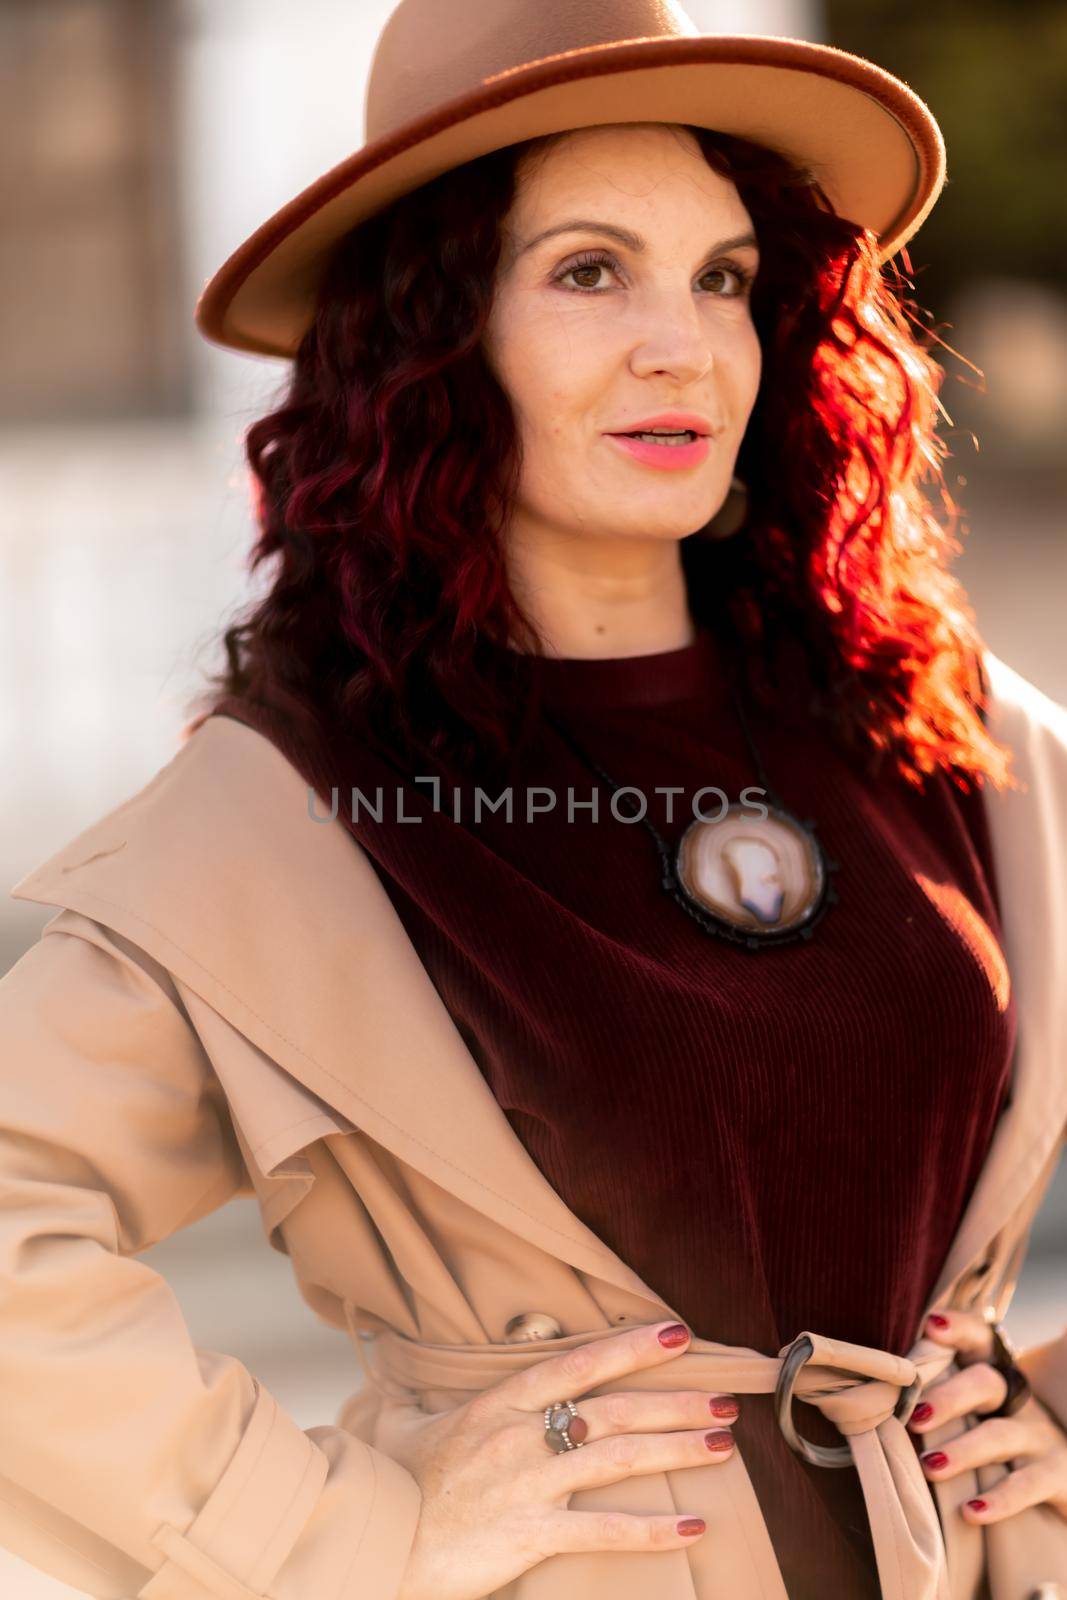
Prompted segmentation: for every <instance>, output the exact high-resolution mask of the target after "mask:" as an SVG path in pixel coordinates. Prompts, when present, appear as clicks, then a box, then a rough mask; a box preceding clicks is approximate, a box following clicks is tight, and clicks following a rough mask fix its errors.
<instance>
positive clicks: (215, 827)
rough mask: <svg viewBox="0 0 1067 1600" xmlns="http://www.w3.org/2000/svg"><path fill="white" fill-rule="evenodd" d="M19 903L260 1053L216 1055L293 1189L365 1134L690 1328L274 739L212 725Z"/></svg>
mask: <svg viewBox="0 0 1067 1600" xmlns="http://www.w3.org/2000/svg"><path fill="white" fill-rule="evenodd" d="M315 809H316V811H320V810H321V807H316V808H315ZM11 893H12V895H13V897H14V898H15V899H22V900H36V901H42V902H44V903H45V904H49V905H55V906H61V907H63V906H66V907H70V908H71V909H73V910H75V911H80V912H81V913H82V914H83V915H85V916H88V917H92V918H94V919H95V920H97V921H99V922H102V923H104V924H106V925H107V926H108V927H110V928H113V929H115V930H116V931H117V932H119V933H121V934H123V935H124V936H125V937H127V938H129V939H131V940H133V941H134V942H135V943H136V944H138V945H139V946H140V947H141V948H142V949H144V950H146V951H148V953H149V954H150V955H152V956H154V957H155V958H156V960H158V961H159V962H161V963H162V964H163V966H164V967H166V968H167V969H168V971H170V972H171V973H172V974H173V975H174V976H175V978H177V979H179V980H180V981H181V983H182V984H184V985H185V986H186V987H187V988H188V989H190V990H191V991H192V992H193V993H194V994H195V995H197V996H199V997H200V998H201V999H202V1000H203V1001H204V1002H206V1004H207V1005H208V1006H209V1007H210V1008H211V1009H212V1010H213V1011H214V1012H216V1013H218V1015H219V1017H221V1018H222V1019H223V1020H224V1025H228V1026H229V1027H232V1028H235V1029H236V1030H237V1031H238V1032H239V1034H241V1035H243V1036H244V1039H245V1040H247V1041H250V1043H251V1045H252V1047H253V1049H252V1050H251V1051H250V1050H248V1049H247V1048H246V1047H242V1050H241V1051H240V1052H238V1050H237V1049H236V1048H235V1047H234V1046H228V1045H227V1042H226V1036H225V1026H224V1027H223V1028H222V1029H219V1028H218V1027H217V1025H215V1029H214V1031H215V1038H214V1039H213V1040H212V1041H211V1043H210V1044H209V1048H210V1049H211V1050H212V1053H213V1055H214V1056H215V1059H216V1061H217V1063H218V1065H219V1067H220V1076H221V1077H222V1079H223V1082H224V1086H226V1087H227V1091H228V1092H229V1087H230V1086H229V1085H228V1084H226V1071H227V1069H228V1068H229V1069H231V1070H240V1072H241V1073H242V1074H243V1075H244V1076H243V1086H244V1090H245V1095H244V1101H243V1104H242V1107H241V1120H242V1121H243V1122H244V1124H245V1126H244V1134H245V1144H246V1148H250V1149H252V1150H253V1152H254V1154H255V1157H256V1161H257V1164H258V1165H259V1166H260V1168H261V1169H262V1170H263V1171H264V1172H269V1171H270V1170H271V1169H272V1168H273V1169H274V1172H275V1174H276V1175H277V1176H278V1177H280V1178H282V1179H283V1180H285V1184H286V1185H287V1186H288V1187H289V1188H290V1189H291V1188H292V1184H293V1183H294V1182H295V1183H296V1184H297V1185H298V1186H299V1185H300V1184H303V1185H304V1186H306V1185H307V1184H308V1183H309V1182H310V1181H311V1180H310V1177H309V1176H308V1175H307V1174H305V1173H303V1172H302V1170H301V1167H300V1158H299V1157H296V1158H295V1164H293V1163H289V1164H288V1165H286V1158H287V1157H289V1156H291V1155H293V1153H294V1152H295V1151H298V1150H299V1149H300V1148H301V1147H303V1146H305V1145H306V1144H308V1143H309V1142H310V1140H311V1139H313V1138H316V1137H318V1136H320V1135H321V1134H323V1133H327V1132H330V1131H336V1130H337V1129H339V1128H341V1129H343V1128H344V1127H345V1126H346V1125H348V1126H356V1127H359V1128H361V1129H363V1130H364V1132H366V1133H367V1134H369V1135H370V1137H371V1138H373V1139H375V1140H377V1141H378V1142H379V1143H380V1144H382V1145H384V1146H385V1147H386V1148H387V1149H388V1150H390V1151H392V1152H393V1154H394V1155H397V1156H399V1157H400V1158H401V1159H402V1160H403V1161H405V1162H407V1163H409V1164H410V1165H411V1166H413V1167H415V1168H417V1169H418V1170H419V1171H421V1172H422V1173H424V1174H425V1175H426V1176H427V1177H429V1178H431V1179H432V1180H433V1181H434V1182H435V1183H437V1184H439V1185H441V1186H442V1187H443V1188H445V1189H447V1190H450V1191H451V1192H452V1193H453V1194H455V1195H457V1196H458V1197H459V1198H460V1199H461V1200H463V1201H465V1202H466V1203H467V1204H469V1205H471V1206H473V1207H475V1208H476V1209H477V1210H478V1211H480V1212H482V1213H484V1214H486V1215H488V1216H490V1217H492V1218H494V1219H495V1220H497V1221H499V1222H501V1223H504V1224H505V1225H506V1226H507V1227H509V1228H510V1229H512V1230H513V1231H514V1232H515V1233H516V1234H518V1235H519V1236H521V1237H522V1238H524V1239H527V1240H529V1241H530V1242H531V1243H533V1244H535V1245H537V1246H538V1247H539V1248H541V1249H543V1250H545V1251H547V1252H549V1253H550V1254H552V1255H554V1256H557V1257H559V1258H560V1259H561V1260H563V1261H566V1262H567V1263H569V1264H570V1265H571V1266H573V1267H576V1268H578V1269H579V1270H581V1271H583V1272H587V1273H590V1274H592V1275H593V1276H595V1277H597V1278H601V1279H604V1280H606V1281H607V1282H609V1283H613V1284H615V1285H616V1286H617V1287H618V1288H620V1289H622V1290H624V1291H626V1292H627V1293H628V1294H634V1295H637V1296H638V1297H641V1298H645V1299H647V1300H648V1301H649V1302H650V1304H651V1306H652V1307H653V1308H654V1309H653V1311H652V1312H651V1315H653V1316H658V1315H659V1314H660V1312H661V1309H662V1314H664V1315H666V1316H670V1315H672V1314H673V1313H672V1312H671V1310H670V1308H669V1307H667V1308H663V1302H662V1301H661V1300H660V1299H659V1297H658V1296H657V1295H656V1294H655V1293H654V1291H653V1290H652V1289H651V1288H649V1287H648V1286H647V1285H646V1284H645V1283H643V1282H642V1280H641V1279H640V1278H639V1277H638V1276H637V1274H636V1273H635V1272H633V1271H632V1270H631V1268H629V1267H628V1266H627V1265H626V1264H625V1263H624V1262H623V1261H621V1260H620V1259H619V1257H618V1256H616V1255H615V1254H614V1252H613V1251H611V1250H610V1249H609V1248H608V1247H607V1245H605V1244H603V1243H602V1242H601V1240H600V1239H598V1238H597V1236H596V1235H595V1234H594V1233H593V1232H592V1231H591V1230H590V1229H589V1228H587V1227H586V1226H585V1224H584V1223H582V1222H581V1221H580V1219H579V1218H577V1217H576V1216H574V1214H573V1213H572V1212H571V1211H570V1209H569V1208H568V1207H567V1206H566V1205H565V1204H564V1202H563V1200H562V1199H561V1198H560V1196H559V1195H558V1194H557V1193H556V1191H555V1190H554V1189H553V1188H552V1186H551V1185H550V1184H549V1182H548V1180H547V1179H546V1178H545V1177H544V1175H543V1174H542V1172H541V1170H540V1168H539V1167H538V1166H537V1164H536V1163H535V1162H534V1160H533V1159H532V1157H531V1156H530V1155H529V1154H528V1152H527V1151H526V1149H525V1146H524V1145H523V1144H522V1142H521V1140H520V1139H519V1137H518V1135H517V1134H516V1133H515V1132H514V1130H513V1129H512V1127H511V1124H510V1123H509V1122H508V1120H507V1118H506V1116H505V1115H504V1113H503V1111H502V1110H501V1109H500V1107H499V1105H498V1104H497V1101H496V1100H495V1098H494V1096H493V1094H492V1091H491V1089H490V1088H489V1085H488V1084H487V1083H486V1081H485V1079H484V1077H483V1076H482V1073H481V1072H480V1070H479V1068H478V1065H477V1063H476V1062H475V1060H474V1058H473V1056H472V1055H471V1053H470V1051H469V1050H468V1049H467V1046H466V1045H465V1044H464V1042H463V1040H462V1038H461V1037H460V1034H459V1032H458V1030H457V1029H456V1027H455V1025H454V1023H453V1022H452V1019H451V1017H450V1015H449V1013H448V1010H447V1008H446V1007H445V1005H444V1002H443V1001H442V1000H441V998H440V996H439V994H438V992H437V990H436V988H435V987H434V984H433V982H432V980H431V978H430V976H429V974H428V973H427V971H426V969H425V967H424V966H423V964H422V962H421V961H420V960H419V958H418V955H417V954H416V951H415V948H414V946H413V945H412V943H411V941H410V939H409V937H408V935H407V932H406V930H405V929H404V926H403V924H402V923H401V921H400V919H399V917H398V916H397V914H396V912H395V911H394V909H393V906H392V903H391V901H390V900H389V897H388V895H387V894H386V892H385V890H384V888H383V887H382V885H381V883H380V881H379V879H378V877H377V874H376V873H375V871H374V868H373V867H372V866H371V864H370V860H369V858H368V857H367V856H366V855H365V853H364V852H363V851H362V850H360V849H359V847H358V846H357V845H356V843H355V841H354V840H353V839H352V838H351V836H350V835H349V834H348V833H347V831H346V830H345V828H344V827H343V825H342V824H341V823H339V822H336V821H333V822H331V821H327V822H316V821H313V820H312V818H311V815H310V813H309V806H308V789H307V785H306V784H305V783H304V780H303V778H302V777H301V776H300V774H299V773H298V772H297V771H296V769H295V768H294V767H293V766H291V765H290V763H289V762H288V761H287V760H286V759H285V757H284V756H283V755H282V754H281V753H280V752H279V751H278V750H277V749H276V747H275V746H274V745H273V744H272V743H271V742H270V740H268V739H266V738H265V737H264V736H263V735H262V734H260V733H257V732H256V731H255V730H254V729H251V728H249V727H247V726H245V725H244V724H243V723H240V722H237V721H235V720H233V719H231V718H225V717H214V718H208V720H207V721H206V722H204V723H202V724H201V725H200V726H199V728H198V729H197V730H196V731H195V732H194V733H193V734H192V735H191V737H190V738H189V739H188V740H187V742H186V743H185V744H184V745H183V746H182V748H181V749H180V750H179V751H178V753H177V754H176V755H175V756H174V757H173V758H172V759H171V761H170V762H168V763H167V765H166V766H164V767H163V768H161V769H160V770H159V772H157V773H156V775H155V776H154V777H153V778H152V779H151V780H150V781H149V783H148V784H147V785H145V787H144V788H143V789H141V790H140V791H138V793H136V794H135V795H133V796H132V797H131V798H130V799H129V800H127V801H126V802H125V803H124V804H122V805H120V806H119V807H117V808H116V809H115V810H114V811H112V812H110V813H109V814H108V815H106V816H105V817H103V818H101V819H100V820H99V821H98V822H96V823H95V824H93V825H92V826H91V827H89V828H88V829H87V830H85V831H84V832H83V833H81V834H79V835H78V836H77V837H76V838H75V839H74V840H72V841H71V842H70V843H69V844H68V845H67V846H65V847H64V848H63V849H62V850H60V851H59V852H58V853H57V854H55V855H54V856H52V857H51V858H49V860H47V861H46V862H44V863H43V864H42V865H41V866H40V867H38V868H36V869H35V870H34V871H32V872H30V873H29V874H27V875H26V876H25V877H24V878H22V879H21V880H20V881H19V882H18V883H17V884H16V885H15V887H14V889H13V890H12V891H11ZM238 1064H239V1066H238ZM300 1085H303V1086H305V1088H306V1089H308V1090H310V1091H311V1093H312V1095H313V1096H314V1097H315V1100H314V1101H309V1098H308V1096H307V1095H306V1094H302V1093H301V1092H300V1090H299V1088H298V1086H300ZM320 1102H321V1103H320ZM335 1111H336V1112H339V1113H341V1119H338V1118H337V1117H335V1116H334V1115H333V1114H332V1113H333V1112H335ZM344 1119H347V1122H346V1120H344ZM279 1201H280V1209H282V1210H284V1209H286V1202H285V1198H284V1195H283V1194H281V1193H279ZM290 1203H291V1202H290Z"/></svg>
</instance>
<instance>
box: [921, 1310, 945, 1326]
mask: <svg viewBox="0 0 1067 1600" xmlns="http://www.w3.org/2000/svg"><path fill="white" fill-rule="evenodd" d="M926 1320H927V1322H932V1323H933V1325H934V1327H935V1328H947V1327H948V1318H947V1317H943V1316H941V1314H940V1312H937V1311H931V1313H930V1315H929V1316H928V1317H927V1319H926Z"/></svg>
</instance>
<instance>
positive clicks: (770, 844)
mask: <svg viewBox="0 0 1067 1600" xmlns="http://www.w3.org/2000/svg"><path fill="white" fill-rule="evenodd" d="M762 810H763V812H764V813H765V815H762V816H761V815H759V814H758V813H753V812H752V810H751V809H750V807H749V806H748V805H741V804H739V803H737V802H733V803H732V804H730V805H729V806H727V808H726V810H725V811H724V812H723V813H722V815H721V816H720V817H718V818H716V819H714V820H711V819H709V820H707V821H705V820H703V819H701V818H697V819H696V820H694V821H693V822H691V823H690V825H689V827H688V828H686V830H685V832H684V833H683V834H682V837H681V838H680V839H679V841H678V843H677V845H676V846H675V849H674V854H673V859H672V862H671V868H670V870H669V871H668V872H667V873H666V874H665V876H664V880H663V887H664V889H665V890H667V892H668V893H670V894H672V895H673V896H674V898H675V899H677V900H678V901H679V903H680V904H681V905H683V906H684V908H685V909H686V910H687V911H688V912H689V913H690V915H691V916H693V917H694V918H695V920H696V921H697V922H699V923H700V925H701V926H702V927H703V928H704V929H705V931H706V932H708V933H712V934H717V935H718V936H719V937H720V938H724V939H729V940H731V941H733V942H734V943H736V944H741V945H744V946H745V947H746V948H747V949H750V950H758V949H761V948H763V947H765V946H767V945H778V944H787V943H790V942H792V941H794V940H805V941H806V940H808V939H810V938H811V935H812V931H813V929H814V928H815V925H816V923H817V922H818V921H819V919H820V918H821V917H822V915H823V913H824V912H825V910H826V908H827V907H828V906H829V905H833V904H834V903H835V902H836V900H837V894H836V891H835V889H834V888H833V885H832V884H831V881H830V878H831V874H832V873H834V872H836V871H837V870H838V863H837V862H836V861H831V860H829V859H828V858H827V856H826V854H825V852H824V851H823V848H822V845H821V843H820V841H819V839H818V837H817V835H816V824H815V823H814V822H813V821H810V820H809V821H807V822H802V821H801V820H800V818H799V817H796V816H794V815H793V813H792V812H791V811H787V810H786V809H785V808H784V807H783V806H779V805H767V804H764V805H763V806H762Z"/></svg>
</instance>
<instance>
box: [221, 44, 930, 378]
mask: <svg viewBox="0 0 1067 1600" xmlns="http://www.w3.org/2000/svg"><path fill="white" fill-rule="evenodd" d="M620 122H670V123H691V124H693V125H694V126H696V127H703V128H709V129H716V130H718V131H720V132H723V133H730V134H735V135H739V136H741V137H743V138H746V139H750V140H752V141H754V142H755V143H758V144H762V145H765V146H768V147H770V148H772V149H774V150H777V151H780V152H781V153H783V154H785V155H788V156H790V157H791V158H793V159H794V160H797V161H799V162H801V163H802V164H803V165H804V166H805V167H807V168H809V169H810V170H811V171H812V173H813V174H814V176H815V177H816V179H817V180H818V181H819V182H820V183H821V185H822V186H823V188H824V190H825V191H826V194H827V197H828V198H829V200H830V202H831V204H832V205H833V207H834V209H835V211H836V212H837V213H838V214H839V215H840V216H843V217H847V218H848V219H849V220H850V221H854V222H858V223H860V224H861V225H863V226H864V227H867V228H870V229H871V230H872V231H873V233H874V234H875V236H876V237H877V239H878V241H879V259H880V261H883V262H884V261H886V260H888V259H889V257H890V256H892V255H894V254H895V253H896V252H897V251H898V250H899V249H901V248H902V247H903V246H904V245H905V244H906V243H907V242H908V240H909V239H911V238H912V236H913V235H914V234H915V232H916V231H917V230H918V228H919V227H920V226H921V224H922V223H923V221H924V220H925V218H926V217H927V216H928V215H929V213H930V211H931V209H932V208H933V206H934V203H935V202H936V200H937V197H938V195H939V193H940V191H941V189H942V187H943V185H944V182H945V176H946V159H945V146H944V140H943V138H942V136H941V131H940V128H939V127H938V125H937V121H936V119H935V118H934V116H933V114H932V113H931V111H930V110H929V108H928V107H927V106H926V105H925V103H924V102H923V101H922V100H921V99H920V98H919V96H918V95H917V94H915V92H914V91H913V90H912V89H910V88H909V87H908V85H907V84H905V83H904V82H902V81H901V80H900V79H898V78H895V77H894V76H893V75H892V74H891V73H888V72H886V71H885V70H884V69H883V68H881V67H878V66H876V65H875V64H874V63H873V62H871V61H867V60H865V59H864V58H863V57H861V56H855V55H852V54H850V53H849V52H847V51H844V50H838V49H836V48H835V47H833V46H830V45H820V44H813V43H811V42H810V41H808V40H803V39H782V38H777V37H767V36H764V35H758V36H756V35H718V34H716V35H696V36H677V37H675V36H672V37H668V38H656V39H646V40H638V41H633V40H627V41H624V42H622V43H613V44H608V45H598V46H594V47H592V48H589V49H585V50H576V51H568V52H567V53H566V54H565V55H562V56H552V57H549V58H547V59H546V60H543V61H537V62H533V63H530V64H527V65H526V66H522V67H518V68H516V69H514V70H513V71H510V72H507V73H504V74H502V75H500V76H498V77H496V78H491V79H488V80H486V81H485V82H484V83H483V84H482V86H481V87H480V88H479V89H478V90H477V91H475V92H472V93H469V94H465V95H462V96H460V97H459V98H457V99H454V100H451V101H449V102H448V103H447V104H445V105H443V106H441V107H439V108H438V109H437V110H435V111H434V112H433V113H432V114H430V115H428V116H423V117H420V118H418V119H416V120H414V121H411V122H408V123H407V124H405V125H404V126H403V127H401V128H399V129H398V130H396V131H395V132H393V133H390V134H389V135H387V136H386V137H384V138H380V139H377V140H375V141H373V142H372V143H369V144H366V145H364V146H363V147H362V148H361V149H359V150H357V151H356V152H354V154H352V155H350V156H348V157H346V159H345V160H344V161H342V162H340V163H338V165H336V166H334V167H331V168H330V170H329V171H328V172H325V173H324V174H323V175H322V176H321V177H320V178H317V179H316V180H315V182H314V183H312V184H310V185H309V186H308V187H307V188H305V189H303V190H301V192H300V193H299V194H297V195H295V196H294V197H293V199H291V200H289V201H288V202H287V203H286V204H285V205H284V206H282V207H281V209H280V210H278V211H276V212H275V213H274V214H273V216H271V217H269V218H268V219H267V221H266V222H264V223H263V224H261V226H260V227H258V228H257V229H256V231H255V232H254V233H253V234H251V235H250V236H249V238H247V239H246V240H245V241H244V243H243V244H241V245H240V246H239V247H238V248H237V250H235V251H234V252H233V254H232V255H231V256H229V258H228V259H227V260H226V261H225V262H224V263H223V265H222V266H221V267H220V268H219V270H218V271H217V272H216V273H215V274H214V276H213V277H212V278H210V279H209V280H208V281H207V283H206V284H205V286H204V288H203V290H202V292H201V294H200V297H199V299H198V301H197V304H196V312H195V322H196V326H197V328H198V329H199V331H200V332H201V333H202V334H203V335H204V337H205V338H206V339H208V340H210V341H211V342H212V343H214V344H219V345H223V346H225V347H226V348H228V349H232V350H240V351H245V352H249V353H252V354H257V355H267V356H274V357H279V356H280V357H287V358H291V357H292V356H293V355H295V353H296V350H297V348H298V346H299V344H300V341H301V339H302V337H303V335H304V333H305V331H306V330H307V327H308V325H309V323H310V321H311V317H312V314H313V309H314V302H315V296H316V291H317V289H318V286H319V283H320V281H321V279H322V276H323V273H324V272H325V269H326V267H327V265H328V262H329V258H330V255H331V253H332V250H333V247H334V246H336V245H337V244H338V243H339V241H340V240H341V238H342V237H343V236H344V235H345V234H346V233H348V232H349V230H350V229H352V228H353V227H355V226H356V225H357V224H358V223H360V222H364V221H366V220H367V219H368V218H369V217H372V216H374V215H375V214H376V213H377V212H379V211H382V210H384V209H385V208H386V207H387V206H388V205H390V204H392V202H393V201H394V200H396V199H398V198H399V197H400V196H401V195H404V194H407V193H410V192H411V191H412V190H414V189H417V188H419V187H420V186H421V185H422V184H424V183H428V182H429V181H430V180H431V179H433V178H436V177H438V176H439V175H440V174H441V173H443V172H447V171H448V170H450V169H451V168H453V167H457V166H460V165H462V164H463V163H464V162H466V161H471V160H474V159H475V158H476V157H477V156H481V155H486V154H487V153H488V152H489V151H491V150H498V149H501V148H502V147H503V146H505V145H510V144H515V143H518V142H520V141H522V140H525V139H531V138H536V137H537V136H539V135H541V134H546V133H557V132H564V131H567V130H569V129H575V128H582V127H590V126H593V125H595V124H600V123H620Z"/></svg>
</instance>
